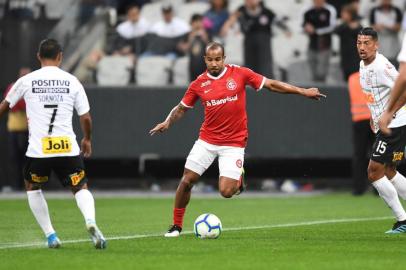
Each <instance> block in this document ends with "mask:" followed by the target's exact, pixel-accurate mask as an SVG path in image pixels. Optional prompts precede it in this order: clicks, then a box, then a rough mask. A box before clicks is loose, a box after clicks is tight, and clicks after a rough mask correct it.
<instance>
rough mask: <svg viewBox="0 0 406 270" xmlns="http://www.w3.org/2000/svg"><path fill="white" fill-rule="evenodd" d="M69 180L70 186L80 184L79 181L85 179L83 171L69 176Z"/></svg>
mask: <svg viewBox="0 0 406 270" xmlns="http://www.w3.org/2000/svg"><path fill="white" fill-rule="evenodd" d="M69 178H70V180H71V182H72V186H76V185H77V184H79V183H80V181H82V179H83V178H85V171H84V170H81V171H80V172H77V173H74V174H71V175H69Z"/></svg>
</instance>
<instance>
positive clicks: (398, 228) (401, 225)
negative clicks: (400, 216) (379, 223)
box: [385, 220, 406, 234]
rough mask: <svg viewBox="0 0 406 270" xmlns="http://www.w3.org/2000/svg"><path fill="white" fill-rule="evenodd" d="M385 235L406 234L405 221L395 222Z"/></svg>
mask: <svg viewBox="0 0 406 270" xmlns="http://www.w3.org/2000/svg"><path fill="white" fill-rule="evenodd" d="M385 233H386V234H397V233H406V220H402V221H397V222H396V223H395V224H393V228H392V230H389V231H387V232H385Z"/></svg>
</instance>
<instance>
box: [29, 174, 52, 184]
mask: <svg viewBox="0 0 406 270" xmlns="http://www.w3.org/2000/svg"><path fill="white" fill-rule="evenodd" d="M31 181H33V182H35V183H45V182H47V181H48V176H39V175H36V174H35V173H31Z"/></svg>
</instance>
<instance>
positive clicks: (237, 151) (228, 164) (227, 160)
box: [185, 139, 245, 180]
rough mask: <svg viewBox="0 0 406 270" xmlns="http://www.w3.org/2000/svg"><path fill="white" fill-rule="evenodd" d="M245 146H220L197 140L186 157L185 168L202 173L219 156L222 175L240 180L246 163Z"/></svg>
mask: <svg viewBox="0 0 406 270" xmlns="http://www.w3.org/2000/svg"><path fill="white" fill-rule="evenodd" d="M244 150H245V149H244V148H241V147H235V146H219V145H214V144H210V143H207V142H205V141H202V140H200V139H199V140H197V141H196V142H195V144H194V146H193V148H192V150H191V151H190V153H189V156H188V157H187V159H186V164H185V168H186V169H189V170H191V171H193V172H195V173H197V174H199V175H202V174H203V173H204V172H205V171H206V170H207V168H209V167H210V165H211V164H212V163H213V161H214V160H215V159H216V157H218V162H219V171H220V176H225V177H228V178H231V179H235V180H239V179H240V177H241V173H242V170H243V165H244Z"/></svg>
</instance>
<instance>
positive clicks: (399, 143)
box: [371, 126, 406, 165]
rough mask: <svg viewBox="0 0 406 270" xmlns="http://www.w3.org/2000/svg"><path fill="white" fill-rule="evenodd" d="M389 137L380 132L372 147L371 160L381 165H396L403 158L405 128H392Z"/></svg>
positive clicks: (405, 137)
mask: <svg viewBox="0 0 406 270" xmlns="http://www.w3.org/2000/svg"><path fill="white" fill-rule="evenodd" d="M391 130H392V133H391V134H390V135H389V136H386V135H384V134H382V133H381V132H380V131H378V133H377V134H376V139H375V143H374V145H373V146H372V153H371V160H373V161H376V162H379V163H382V164H395V165H396V164H398V163H400V162H401V161H402V160H403V158H404V152H405V146H406V126H402V127H398V128H392V129H391Z"/></svg>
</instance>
